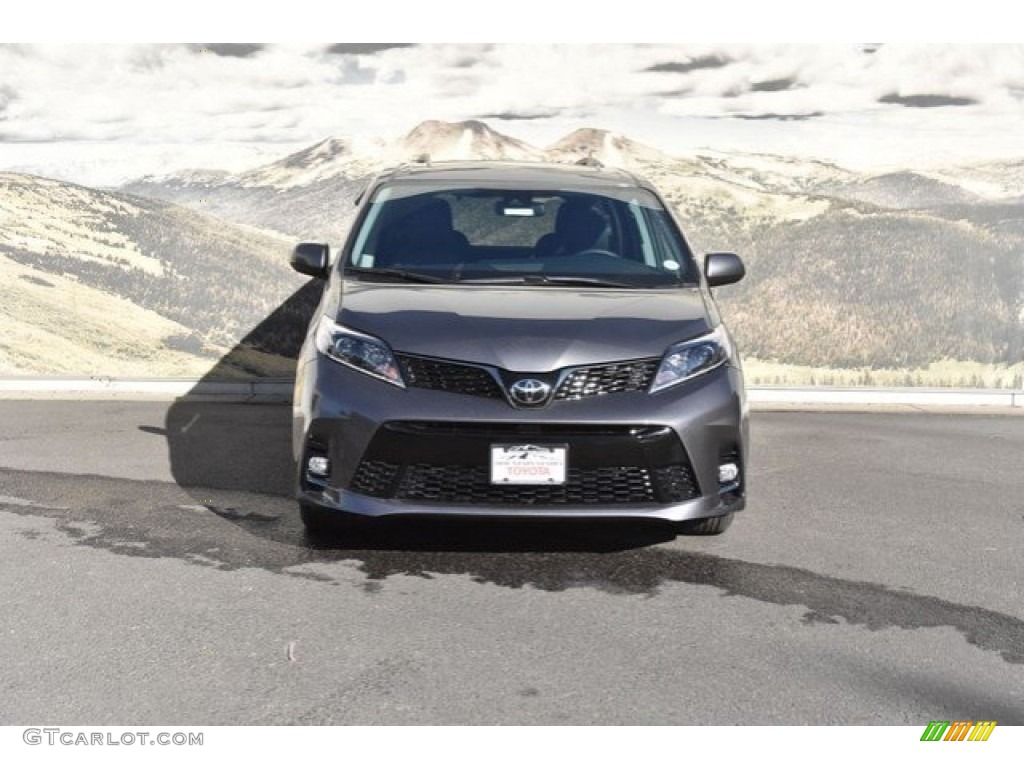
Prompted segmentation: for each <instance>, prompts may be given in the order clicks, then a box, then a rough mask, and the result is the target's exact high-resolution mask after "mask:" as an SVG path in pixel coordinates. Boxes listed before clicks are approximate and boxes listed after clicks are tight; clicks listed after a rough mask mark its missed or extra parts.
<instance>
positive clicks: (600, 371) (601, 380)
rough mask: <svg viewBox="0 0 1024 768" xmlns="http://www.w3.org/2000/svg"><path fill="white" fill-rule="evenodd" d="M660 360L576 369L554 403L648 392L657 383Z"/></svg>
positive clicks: (561, 387) (560, 386) (564, 382)
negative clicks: (652, 384) (618, 393)
mask: <svg viewBox="0 0 1024 768" xmlns="http://www.w3.org/2000/svg"><path fill="white" fill-rule="evenodd" d="M658 363H659V360H658V359H657V358H652V359H650V360H634V361H632V362H626V363H609V364H607V365H594V366H590V367H587V368H577V369H575V370H573V371H572V372H571V373H570V374H569V375H568V376H566V377H565V380H564V381H563V382H562V383H561V385H559V387H558V390H557V391H556V392H555V400H580V399H582V398H584V397H593V396H595V395H608V394H611V393H613V392H637V391H641V390H646V389H647V388H648V387H650V386H651V382H652V381H653V380H654V374H655V373H656V372H657V370H658Z"/></svg>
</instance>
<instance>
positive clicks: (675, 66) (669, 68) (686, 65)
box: [643, 55, 729, 74]
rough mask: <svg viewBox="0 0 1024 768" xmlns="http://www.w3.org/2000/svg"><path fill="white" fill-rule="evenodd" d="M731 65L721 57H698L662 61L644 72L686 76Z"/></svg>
mask: <svg viewBox="0 0 1024 768" xmlns="http://www.w3.org/2000/svg"><path fill="white" fill-rule="evenodd" d="M728 64H729V60H728V59H726V58H723V57H721V56H715V55H711V56H698V57H696V58H693V59H690V60H688V61H662V62H658V63H657V64H652V65H651V66H649V67H646V68H645V69H644V70H643V71H644V72H674V73H677V74H686V73H687V72H696V71H697V70H700V69H719V68H721V67H724V66H726V65H728Z"/></svg>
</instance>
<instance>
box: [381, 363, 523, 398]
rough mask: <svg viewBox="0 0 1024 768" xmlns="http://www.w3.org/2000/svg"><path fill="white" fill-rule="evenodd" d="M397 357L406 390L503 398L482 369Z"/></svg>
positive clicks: (496, 385) (495, 383)
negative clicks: (408, 388)
mask: <svg viewBox="0 0 1024 768" xmlns="http://www.w3.org/2000/svg"><path fill="white" fill-rule="evenodd" d="M397 357H398V362H399V364H400V365H401V366H402V372H403V374H404V377H405V382H406V384H408V385H409V386H410V387H419V388H421V389H439V390H442V391H444V392H454V393H456V394H460V395H473V396H476V397H493V398H498V399H503V398H504V395H503V394H502V392H501V388H500V387H499V386H498V382H496V381H495V380H494V377H493V376H492V375H491V374H490V373H488V372H487V370H486V369H484V368H479V367H477V366H475V365H464V364H462V363H453V362H448V361H447V360H435V359H433V358H429V357H413V356H411V355H398V356H397Z"/></svg>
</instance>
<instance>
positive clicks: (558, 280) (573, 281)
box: [459, 275, 640, 288]
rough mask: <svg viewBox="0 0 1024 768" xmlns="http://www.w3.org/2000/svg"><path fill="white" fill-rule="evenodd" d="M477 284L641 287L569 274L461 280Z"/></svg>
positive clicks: (634, 284)
mask: <svg viewBox="0 0 1024 768" xmlns="http://www.w3.org/2000/svg"><path fill="white" fill-rule="evenodd" d="M459 282H461V283H474V284H476V285H589V286H595V287H598V288H639V287H640V286H638V285H636V283H622V282H618V281H615V280H605V279H604V278H600V277H571V276H568V275H516V276H515V277H478V278H471V279H468V280H460V281H459Z"/></svg>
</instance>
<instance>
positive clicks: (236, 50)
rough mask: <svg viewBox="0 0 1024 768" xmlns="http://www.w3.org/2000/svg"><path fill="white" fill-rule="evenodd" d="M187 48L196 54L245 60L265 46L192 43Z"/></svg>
mask: <svg viewBox="0 0 1024 768" xmlns="http://www.w3.org/2000/svg"><path fill="white" fill-rule="evenodd" d="M189 48H190V49H191V50H193V51H195V52H197V53H212V54H214V55H215V56H226V57H228V58H236V59H247V58H249V57H250V56H255V55H256V54H257V53H259V52H260V51H262V50H264V49H265V48H266V46H265V45H263V44H262V43H192V44H191V45H189Z"/></svg>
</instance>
